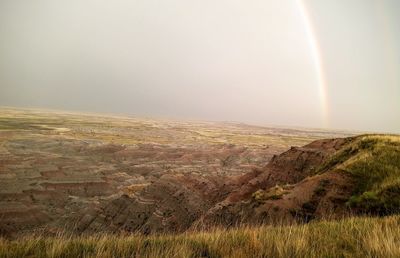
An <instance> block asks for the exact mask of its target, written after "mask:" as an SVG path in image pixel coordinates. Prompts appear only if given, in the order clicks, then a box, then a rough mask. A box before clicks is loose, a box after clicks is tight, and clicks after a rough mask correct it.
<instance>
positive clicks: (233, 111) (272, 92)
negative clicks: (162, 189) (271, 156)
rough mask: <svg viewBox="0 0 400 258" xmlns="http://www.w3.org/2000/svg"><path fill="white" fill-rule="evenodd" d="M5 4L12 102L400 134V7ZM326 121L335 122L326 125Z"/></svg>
mask: <svg viewBox="0 0 400 258" xmlns="http://www.w3.org/2000/svg"><path fill="white" fill-rule="evenodd" d="M303 2H304V4H305V6H306V9H307V12H308V14H309V15H308V16H309V19H310V24H311V27H312V30H313V31H314V32H315V40H316V42H317V44H318V46H319V55H320V59H321V60H320V61H321V66H322V68H321V71H322V72H323V76H324V78H325V79H326V86H327V87H328V90H327V100H326V105H327V107H328V108H327V113H326V114H324V113H323V112H321V101H320V97H319V87H320V86H319V85H318V81H317V80H316V76H317V75H316V68H315V62H314V61H313V58H312V50H311V49H310V40H309V38H308V36H307V30H306V28H305V27H306V24H305V22H304V19H303V16H302V14H301V10H300V8H299V5H298V3H296V1H295V0H274V1H273V0H271V1H266V0H251V1H249V0H243V1H239V0H201V1H196V0H159V1H155V0H125V1H124V0H112V1H110V0H68V1H58V0H35V1H23V0H0V106H21V107H43V108H53V109H65V110H78V111H93V112H108V113H111V112H114V113H126V114H133V115H137V116H155V117H166V118H178V119H179V118H182V119H202V120H221V121H239V122H246V123H252V124H259V125H290V126H304V127H329V128H341V129H350V130H368V131H383V132H385V131H387V132H397V133H400V15H398V14H399V13H400V1H397V0H392V1H379V0H376V1H372V0H341V1H338V0H331V1H328V0H313V1H306V0H304V1H303ZM324 121H325V122H324Z"/></svg>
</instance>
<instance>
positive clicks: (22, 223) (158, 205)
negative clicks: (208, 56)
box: [0, 108, 349, 234]
mask: <svg viewBox="0 0 400 258" xmlns="http://www.w3.org/2000/svg"><path fill="white" fill-rule="evenodd" d="M347 135H349V134H348V133H341V132H327V131H320V130H305V129H304V130H303V129H301V130H300V129H285V128H267V127H257V126H248V125H244V124H237V123H216V122H177V121H170V120H156V119H138V118H132V117H126V116H125V117H123V116H119V117H117V116H106V115H96V114H78V113H67V112H59V111H57V112H54V111H43V110H23V109H12V108H0V233H2V234H13V233H16V232H19V233H21V232H26V231H31V230H37V229H44V230H46V231H48V232H53V231H54V232H56V231H59V230H64V229H66V230H72V231H74V232H97V231H117V230H128V231H133V230H141V231H143V232H154V231H182V230H184V229H186V228H189V227H192V226H193V225H195V224H196V222H198V221H199V220H205V221H214V220H216V219H214V218H212V216H209V215H208V214H212V213H210V212H211V211H214V210H215V214H218V212H219V211H218V208H216V207H219V206H224V205H225V204H226V203H229V202H230V201H235V200H236V201H239V200H242V199H243V198H244V199H246V198H248V197H249V196H250V195H251V194H252V193H251V192H252V191H253V190H254V189H256V187H259V186H261V185H263V184H264V183H263V182H264V181H265V180H266V178H265V176H266V175H267V172H266V171H269V170H271V169H272V168H274V169H277V171H281V170H282V168H281V167H282V166H286V165H285V164H286V161H285V162H283V157H281V158H280V159H278V158H274V160H273V162H272V163H271V164H270V165H267V164H268V162H269V161H270V160H271V158H272V157H273V156H274V155H277V154H279V153H281V152H284V151H287V150H288V149H290V147H291V146H302V145H305V144H307V143H309V142H311V141H313V140H316V139H321V138H332V137H335V138H336V137H342V136H347ZM313 148H314V147H313V146H309V147H305V148H300V149H297V148H292V149H291V150H289V151H288V152H287V155H288V156H287V157H288V159H289V160H291V159H292V158H291V156H293V157H294V158H296V159H298V160H303V159H307V157H306V156H307V155H308V154H307V153H308V152H309V150H307V149H313ZM330 148H335V147H334V146H333V147H330ZM299 150H301V151H300V152H298V151H299ZM311 152H313V151H312V150H311ZM318 152H319V151H317V153H316V154H315V155H316V157H315V160H319V159H321V158H323V156H324V155H325V154H326V153H325V152H330V151H325V150H323V151H321V153H322V154H318ZM289 154H290V155H289ZM313 155H314V154H313ZM318 155H322V156H321V157H319V156H318ZM313 159H314V158H313ZM279 162H283V163H282V164H281V165H280V164H279ZM288 162H289V161H288ZM310 162H311V163H310V164H311V165H312V164H313V163H312V161H310ZM308 163H309V162H308V161H305V162H304V166H309V164H308ZM296 164H300V163H298V162H297V161H296V162H294V163H293V164H292V165H291V166H296ZM266 165H267V166H266ZM296 169H298V170H296V171H298V173H297V172H296V176H293V175H290V176H289V177H288V176H287V173H286V175H285V173H272V174H274V175H273V176H272V177H273V178H274V180H272V181H269V180H267V181H268V183H267V184H266V185H265V187H267V186H273V185H274V184H275V183H276V182H286V181H287V182H289V183H295V182H297V181H299V180H300V179H302V178H304V176H305V175H306V174H307V173H308V172H304V171H305V170H304V169H303V168H301V167H299V168H296ZM310 171H311V170H310ZM268 173H269V172H268ZM246 189H247V190H246ZM249 189H250V190H249ZM235 198H236V199H235ZM244 199H243V200H244ZM224 209H225V208H224ZM209 211H210V212H209ZM234 221H235V220H232V221H231V223H233V222H234Z"/></svg>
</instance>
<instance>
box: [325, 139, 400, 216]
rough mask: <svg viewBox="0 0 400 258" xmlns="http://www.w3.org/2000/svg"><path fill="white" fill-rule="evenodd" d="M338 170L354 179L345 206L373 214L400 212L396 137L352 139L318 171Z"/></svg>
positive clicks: (399, 151)
mask: <svg viewBox="0 0 400 258" xmlns="http://www.w3.org/2000/svg"><path fill="white" fill-rule="evenodd" d="M332 169H339V170H341V171H344V172H346V173H348V174H350V175H351V176H353V178H354V179H355V187H354V192H353V196H352V197H351V198H350V200H349V202H348V204H349V205H350V206H352V207H353V208H356V209H360V211H363V212H368V213H373V214H380V215H385V214H393V213H399V212H400V136H394V135H365V136H359V137H356V138H355V140H353V141H350V143H349V144H347V146H345V147H344V148H342V149H341V150H340V151H338V152H337V153H336V154H335V155H333V157H332V158H331V159H329V160H328V161H327V163H326V164H324V166H323V167H322V169H321V171H320V172H324V171H327V170H332Z"/></svg>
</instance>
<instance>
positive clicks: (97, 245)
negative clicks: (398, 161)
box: [0, 216, 400, 257]
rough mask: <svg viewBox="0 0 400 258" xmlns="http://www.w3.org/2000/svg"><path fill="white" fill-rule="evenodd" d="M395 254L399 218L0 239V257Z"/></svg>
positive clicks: (398, 243) (399, 247)
mask: <svg viewBox="0 0 400 258" xmlns="http://www.w3.org/2000/svg"><path fill="white" fill-rule="evenodd" d="M350 256H351V257H399V256H400V217H399V216H390V217H384V218H349V219H345V220H341V221H336V222H328V221H322V222H313V223H309V224H304V225H292V226H262V227H258V228H241V229H234V230H215V231H212V232H200V233H185V234H180V235H167V236H148V237H146V236H139V235H127V236H112V235H109V236H107V235H99V236H87V237H83V236H82V237H74V238H69V237H67V236H59V237H44V236H25V237H22V238H20V239H17V240H5V239H0V257H350Z"/></svg>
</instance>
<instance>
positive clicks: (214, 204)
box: [79, 135, 400, 234]
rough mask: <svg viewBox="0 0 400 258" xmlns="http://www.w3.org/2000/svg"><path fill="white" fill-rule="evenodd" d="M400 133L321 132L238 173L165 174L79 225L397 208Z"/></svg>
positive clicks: (284, 218)
mask: <svg viewBox="0 0 400 258" xmlns="http://www.w3.org/2000/svg"><path fill="white" fill-rule="evenodd" d="M399 178H400V136H394V135H393V136H389V135H364V136H357V137H350V138H338V139H330V140H316V141H314V142H312V143H310V144H307V145H305V146H303V147H296V148H291V149H290V150H288V151H286V152H284V153H282V154H280V155H278V156H274V158H273V159H272V160H271V161H270V163H268V164H267V165H266V166H265V167H264V168H261V169H254V170H253V172H250V173H247V174H245V175H242V176H236V177H222V176H220V177H204V176H193V175H191V176H181V175H170V176H163V177H161V178H160V179H159V180H157V181H156V182H154V183H153V184H151V185H149V186H147V187H145V188H144V189H143V190H141V191H139V192H137V193H135V194H134V195H131V196H128V195H124V196H122V197H120V198H117V199H115V200H113V201H111V202H110V203H108V204H107V205H106V206H104V207H103V208H102V209H100V210H98V211H96V212H93V213H92V214H91V215H86V216H85V219H86V220H83V222H81V223H80V224H79V225H80V226H79V230H81V232H82V231H83V232H97V231H110V232H119V231H141V232H143V233H145V234H148V233H154V232H180V231H184V230H186V229H189V228H191V229H198V228H204V227H208V226H211V227H213V226H223V227H230V226H235V225H242V224H252V225H259V224H263V223H274V222H279V223H282V222H295V221H297V222H308V221H310V220H312V219H315V218H320V219H322V218H341V217H344V216H348V215H352V214H358V213H368V214H371V213H372V214H376V215H387V214H393V213H399V212H400V208H399V207H400V205H399V204H400V190H399V189H400V181H399Z"/></svg>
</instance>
